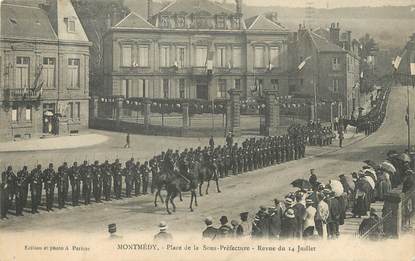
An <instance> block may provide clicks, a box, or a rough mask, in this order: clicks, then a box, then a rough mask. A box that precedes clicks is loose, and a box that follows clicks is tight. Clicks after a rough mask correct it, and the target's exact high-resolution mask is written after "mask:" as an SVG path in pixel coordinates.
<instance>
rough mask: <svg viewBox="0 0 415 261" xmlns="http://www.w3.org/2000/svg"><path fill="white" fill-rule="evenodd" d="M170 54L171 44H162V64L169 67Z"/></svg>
mask: <svg viewBox="0 0 415 261" xmlns="http://www.w3.org/2000/svg"><path fill="white" fill-rule="evenodd" d="M169 58H170V56H169V46H162V47H161V48H160V66H161V67H168V66H170V59H169Z"/></svg>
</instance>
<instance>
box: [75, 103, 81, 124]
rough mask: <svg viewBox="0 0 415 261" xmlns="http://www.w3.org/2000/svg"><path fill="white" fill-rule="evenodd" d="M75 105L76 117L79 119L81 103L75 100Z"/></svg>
mask: <svg viewBox="0 0 415 261" xmlns="http://www.w3.org/2000/svg"><path fill="white" fill-rule="evenodd" d="M75 107H76V118H77V119H78V120H79V119H80V118H81V103H80V102H76V103H75Z"/></svg>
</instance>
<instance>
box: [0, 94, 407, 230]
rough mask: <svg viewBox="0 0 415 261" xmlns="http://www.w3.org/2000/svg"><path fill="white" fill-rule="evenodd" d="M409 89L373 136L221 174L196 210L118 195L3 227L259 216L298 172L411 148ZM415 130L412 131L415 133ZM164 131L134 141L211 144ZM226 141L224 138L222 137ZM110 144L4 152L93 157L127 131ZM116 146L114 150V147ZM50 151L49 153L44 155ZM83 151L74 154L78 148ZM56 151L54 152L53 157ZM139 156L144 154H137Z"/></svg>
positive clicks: (149, 224)
mask: <svg viewBox="0 0 415 261" xmlns="http://www.w3.org/2000/svg"><path fill="white" fill-rule="evenodd" d="M406 97H407V96H406V89H405V88H402V87H396V88H393V90H392V93H391V96H390V101H389V105H388V109H387V115H386V119H385V122H384V124H383V125H382V127H381V128H380V129H379V130H378V131H377V132H376V133H374V134H372V135H370V136H369V137H362V136H361V135H360V136H359V135H358V136H356V137H354V138H351V139H350V141H349V142H348V144H347V145H346V146H345V147H343V148H342V149H340V148H337V147H335V146H334V145H333V146H331V147H328V148H311V149H310V151H312V152H313V153H312V155H310V153H309V152H308V153H307V154H308V155H309V157H307V158H305V159H302V160H299V161H292V162H288V163H285V164H281V165H277V166H274V167H270V168H266V169H261V170H257V171H254V172H249V173H245V174H242V175H239V176H232V177H228V178H225V179H222V180H220V186H221V190H222V193H217V192H216V191H215V189H214V186H212V185H211V189H210V193H209V195H204V196H203V197H198V203H199V206H198V207H197V208H195V211H194V212H190V211H189V209H188V205H189V202H190V196H189V195H188V194H186V193H185V194H184V195H183V196H184V197H183V198H184V202H180V201H179V200H178V199H176V205H177V211H176V213H174V214H173V215H167V213H166V211H165V209H164V206H163V205H162V204H159V207H157V208H155V207H154V204H153V200H154V198H153V196H152V195H146V196H141V197H138V198H131V199H125V200H119V201H116V200H113V201H111V202H109V203H101V204H95V203H94V204H93V205H90V206H81V207H76V208H72V207H68V208H67V209H63V210H55V211H54V212H53V213H48V212H45V211H41V214H38V215H35V216H33V215H31V214H26V215H25V216H24V217H19V218H16V217H11V218H10V219H9V220H7V221H1V222H0V230H2V231H6V232H7V231H13V232H19V231H22V232H23V231H25V232H28V231H31V232H36V231H38V232H40V231H42V232H45V231H61V230H63V231H71V232H81V233H97V232H102V233H106V226H107V224H109V223H113V222H114V223H117V228H118V231H119V232H120V234H123V233H127V232H134V233H135V232H137V233H142V232H143V231H145V232H149V233H155V232H156V231H157V224H158V223H159V222H160V221H161V220H164V221H166V222H167V223H168V224H169V230H170V231H171V232H172V233H173V234H174V233H182V232H196V233H199V232H200V231H202V229H203V228H204V224H203V219H204V218H205V217H206V216H212V217H213V218H214V220H215V225H218V223H219V221H218V220H219V218H220V216H222V215H227V216H228V218H229V220H231V219H237V220H239V218H238V217H239V213H240V212H243V211H249V212H250V218H252V217H253V215H254V214H255V212H256V211H257V210H258V207H259V206H260V205H266V206H267V205H268V206H270V205H272V199H273V198H279V199H283V197H284V195H285V194H286V193H288V192H290V191H294V189H293V188H292V187H291V186H290V185H289V183H290V182H291V181H293V180H295V179H297V178H308V175H309V169H311V168H314V169H315V170H316V174H317V176H318V178H319V180H320V181H323V182H328V181H329V180H330V179H337V177H338V175H340V174H342V173H345V174H349V173H351V172H353V171H356V170H358V169H360V168H361V167H362V166H363V162H362V161H363V160H366V159H371V160H373V161H375V162H380V161H383V160H384V159H385V157H386V152H387V151H388V150H390V149H396V150H399V151H403V150H404V149H405V148H406V137H407V133H406V130H407V128H406V124H405V121H404V114H405V110H406ZM414 98H415V97H414V91H413V90H411V99H412V100H414ZM414 104H415V103H412V104H411V109H410V110H411V111H412V112H414V111H415V105H414ZM414 138H415V135H414V134H412V139H413V140H415V139H414ZM157 139H161V138H160V137H147V136H145V137H144V136H137V137H133V139H132V140H133V146H134V147H142V148H145V149H146V150H147V149H148V151H147V152H145V153H142V154H140V155H139V157H140V158H141V157H146V156H149V155H151V154H153V153H154V151H160V150H162V149H166V148H168V147H172V148H184V147H190V146H199V145H203V146H204V144H207V139H182V138H163V139H162V140H163V142H162V143H160V142H154V141H155V140H157ZM220 142H223V141H222V140H221V141H220ZM105 144H106V150H107V151H102V150H103V147H102V146H103V145H99V146H96V147H93V148H92V149H91V148H90V149H87V150H64V151H52V152H36V153H35V154H34V155H33V157H32V158H31V156H30V155H29V154H27V153H13V154H10V155H9V154H4V153H3V154H2V153H0V157H2V158H3V159H4V160H5V161H8V160H11V159H12V158H13V159H15V160H18V161H23V160H27V159H28V158H29V159H31V160H34V159H35V158H36V159H37V160H47V159H51V158H55V157H56V158H59V159H60V160H61V159H64V158H66V159H67V160H68V162H71V160H72V159H73V158H72V157H75V158H76V157H78V158H80V157H82V156H83V155H82V154H83V153H85V154H87V155H88V157H89V158H90V159H91V158H92V157H93V156H92V154H93V153H96V154H95V157H96V156H97V155H100V156H102V154H105V155H106V156H110V155H111V156H114V154H115V153H120V151H122V149H120V147H122V145H123V137H122V136H116V137H115V138H112V139H110V140H109V141H108V142H106V143H105ZM113 149H114V150H115V151H116V152H115V153H114V152H110V151H111V150H113ZM43 153H44V155H43ZM77 153H79V154H81V155H79V156H73V154H77ZM128 154H130V155H131V154H134V150H133V149H131V150H128V151H126V152H125V153H124V154H123V155H122V156H126V157H128ZM52 155H53V157H51V156H52ZM136 157H138V155H137V156H136Z"/></svg>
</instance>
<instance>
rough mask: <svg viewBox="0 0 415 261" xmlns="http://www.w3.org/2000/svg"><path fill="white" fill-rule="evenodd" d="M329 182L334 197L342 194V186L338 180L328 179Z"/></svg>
mask: <svg viewBox="0 0 415 261" xmlns="http://www.w3.org/2000/svg"><path fill="white" fill-rule="evenodd" d="M329 184H330V187H331V190H332V191H333V192H334V194H335V196H336V197H339V196H341V195H342V194H343V192H344V188H343V185H342V183H341V182H340V181H338V180H334V179H332V180H330V181H329Z"/></svg>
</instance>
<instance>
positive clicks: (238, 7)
mask: <svg viewBox="0 0 415 261" xmlns="http://www.w3.org/2000/svg"><path fill="white" fill-rule="evenodd" d="M235 2H236V13H237V14H242V0H235Z"/></svg>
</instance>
